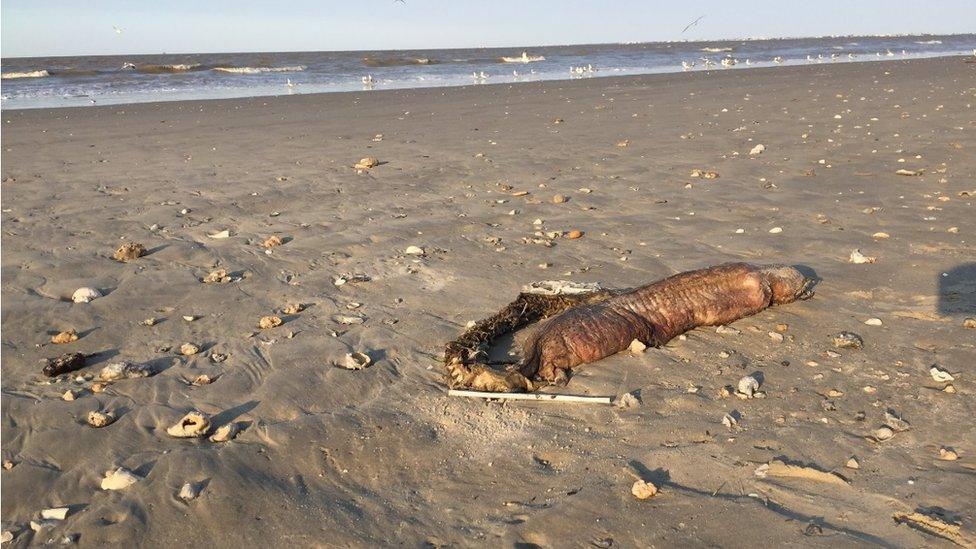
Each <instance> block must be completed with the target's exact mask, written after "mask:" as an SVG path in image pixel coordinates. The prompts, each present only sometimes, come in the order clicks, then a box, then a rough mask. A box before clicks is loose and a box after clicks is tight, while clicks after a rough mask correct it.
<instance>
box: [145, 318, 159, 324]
mask: <svg viewBox="0 0 976 549" xmlns="http://www.w3.org/2000/svg"><path fill="white" fill-rule="evenodd" d="M156 322H157V321H156V319H155V318H147V319H146V320H143V321H142V325H143V326H155V325H156Z"/></svg>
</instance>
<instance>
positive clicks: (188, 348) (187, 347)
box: [180, 343, 200, 356]
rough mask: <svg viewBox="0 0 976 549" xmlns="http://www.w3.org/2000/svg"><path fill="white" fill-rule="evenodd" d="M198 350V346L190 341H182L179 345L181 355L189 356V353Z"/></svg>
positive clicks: (192, 353) (193, 353) (191, 353)
mask: <svg viewBox="0 0 976 549" xmlns="http://www.w3.org/2000/svg"><path fill="white" fill-rule="evenodd" d="M199 352H200V347H197V346H196V345H194V344H192V343H184V344H183V345H180V354H181V355H184V356H190V355H195V354H197V353H199Z"/></svg>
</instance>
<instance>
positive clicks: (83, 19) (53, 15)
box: [0, 0, 976, 57]
mask: <svg viewBox="0 0 976 549" xmlns="http://www.w3.org/2000/svg"><path fill="white" fill-rule="evenodd" d="M0 11H2V13H0V26H2V29H0V30H2V34H0V55H2V56H3V57H24V56H46V55H102V54H136V53H162V52H169V53H201V52H234V51H247V52H253V51H327V50H364V49H415V48H446V47H459V48H460V47H479V46H534V45H551V44H586V43H608V42H610V43H612V42H656V41H665V40H684V39H687V40H699V39H716V38H747V37H752V38H760V37H762V38H774V37H786V36H824V35H850V34H907V33H911V34H921V33H929V34H951V33H970V32H976V0H912V1H907V0H813V1H803V0H797V1H789V0H750V1H741V0H740V1H729V0H725V1H716V0H680V1H678V2H667V1H662V2H658V1H651V0H645V1H639V0H619V1H614V0H478V1H471V0H405V1H404V2H399V1H396V0H336V1H330V0H321V1H315V0H292V1H288V0H279V1H266V2H253V1H249V0H235V1H228V0H193V1H189V0H155V1H154V0H145V1H143V0H103V1H100V0H4V1H3V2H2V4H0ZM700 15H705V16H706V17H705V19H703V20H702V21H701V22H700V23H698V25H696V26H695V27H693V28H692V29H690V30H689V31H688V32H686V33H684V34H682V33H681V30H682V28H684V26H685V25H687V24H688V23H690V22H691V21H692V20H694V19H695V18H697V17H698V16H700ZM113 26H117V27H120V28H121V29H122V31H123V32H122V33H121V34H118V33H117V32H115V31H114V30H113V28H112V27H113Z"/></svg>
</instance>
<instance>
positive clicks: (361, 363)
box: [335, 351, 373, 370]
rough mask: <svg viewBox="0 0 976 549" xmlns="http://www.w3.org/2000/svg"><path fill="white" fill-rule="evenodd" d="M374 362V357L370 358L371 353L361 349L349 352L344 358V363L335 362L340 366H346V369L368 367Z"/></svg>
mask: <svg viewBox="0 0 976 549" xmlns="http://www.w3.org/2000/svg"><path fill="white" fill-rule="evenodd" d="M372 363H373V359H371V358H369V355H367V354H366V353H362V352H359V351H354V352H352V353H347V354H346V356H345V358H343V360H342V363H335V365H336V366H339V367H340V368H345V369H346V370H362V369H363V368H368V367H369V365H370V364H372Z"/></svg>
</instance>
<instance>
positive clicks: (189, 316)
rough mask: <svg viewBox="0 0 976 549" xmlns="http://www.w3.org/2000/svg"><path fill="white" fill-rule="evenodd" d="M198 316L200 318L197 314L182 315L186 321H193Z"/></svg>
mask: <svg viewBox="0 0 976 549" xmlns="http://www.w3.org/2000/svg"><path fill="white" fill-rule="evenodd" d="M198 318H200V317H198V316H197V315H183V320H185V321H187V322H193V321H194V320H196V319H198Z"/></svg>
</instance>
